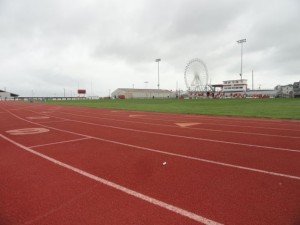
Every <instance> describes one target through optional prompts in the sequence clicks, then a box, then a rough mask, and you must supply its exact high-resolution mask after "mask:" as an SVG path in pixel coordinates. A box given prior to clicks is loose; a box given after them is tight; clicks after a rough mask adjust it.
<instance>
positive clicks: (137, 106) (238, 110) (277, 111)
mask: <svg viewBox="0 0 300 225" xmlns="http://www.w3.org/2000/svg"><path fill="white" fill-rule="evenodd" d="M48 103H49V104H61V105H72V106H83V107H94V108H108V109H121V110H134V111H148V112H162V113H182V114H196V115H197V114H198V115H216V116H239V117H259V118H282V119H297V120H300V99H202V100H192V99H161V100H159V99H135V100H129V99H126V100H119V99H118V100H80V101H75V100H73V101H48Z"/></svg>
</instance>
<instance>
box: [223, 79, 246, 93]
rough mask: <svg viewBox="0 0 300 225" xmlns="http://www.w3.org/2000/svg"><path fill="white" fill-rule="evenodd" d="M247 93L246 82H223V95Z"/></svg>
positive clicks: (244, 80)
mask: <svg viewBox="0 0 300 225" xmlns="http://www.w3.org/2000/svg"><path fill="white" fill-rule="evenodd" d="M246 91H247V80H246V79H242V80H241V79H240V80H226V81H223V88H222V92H223V93H236V92H246Z"/></svg>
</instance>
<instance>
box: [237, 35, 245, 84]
mask: <svg viewBox="0 0 300 225" xmlns="http://www.w3.org/2000/svg"><path fill="white" fill-rule="evenodd" d="M244 42H246V39H241V40H238V41H237V43H239V44H241V73H240V76H241V80H242V79H243V43H244Z"/></svg>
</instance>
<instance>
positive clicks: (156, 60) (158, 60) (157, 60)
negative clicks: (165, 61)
mask: <svg viewBox="0 0 300 225" xmlns="http://www.w3.org/2000/svg"><path fill="white" fill-rule="evenodd" d="M160 61H161V59H155V62H157V65H158V83H157V89H159V62H160Z"/></svg>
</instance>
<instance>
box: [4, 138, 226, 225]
mask: <svg viewBox="0 0 300 225" xmlns="http://www.w3.org/2000/svg"><path fill="white" fill-rule="evenodd" d="M0 136H1V137H2V138H3V139H5V140H6V141H8V142H10V143H12V144H14V145H16V146H18V147H19V148H21V149H23V150H25V151H27V152H30V153H32V154H34V155H37V156H39V157H41V158H43V159H46V160H48V161H50V162H52V163H54V164H56V165H59V166H61V167H64V168H66V169H69V170H71V171H73V172H75V173H78V174H80V175H82V176H84V177H87V178H90V179H92V180H95V181H97V182H99V183H102V184H104V185H106V186H109V187H111V188H114V189H117V190H119V191H122V192H124V193H126V194H128V195H131V196H133V197H136V198H138V199H141V200H144V201H146V202H148V203H151V204H153V205H156V206H159V207H161V208H164V209H167V210H169V211H171V212H174V213H177V214H179V215H181V216H184V217H187V218H189V219H192V220H195V221H197V222H200V223H204V224H207V225H221V223H218V222H216V221H213V220H210V219H207V218H205V217H203V216H200V215H198V214H195V213H192V212H189V211H187V210H184V209H182V208H179V207H176V206H173V205H170V204H168V203H166V202H163V201H160V200H157V199H155V198H152V197H150V196H147V195H144V194H142V193H140V192H136V191H134V190H131V189H128V188H126V187H124V186H121V185H119V184H116V183H113V182H111V181H109V180H106V179H103V178H101V177H98V176H95V175H93V174H90V173H88V172H85V171H83V170H81V169H78V168H76V167H73V166H71V165H69V164H66V163H63V162H61V161H58V160H56V159H54V158H51V157H49V156H47V155H44V154H42V153H39V152H36V151H34V150H32V149H30V148H28V147H26V146H23V145H21V144H19V143H17V142H15V141H13V140H11V139H9V138H8V137H6V136H4V135H2V134H0Z"/></svg>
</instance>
